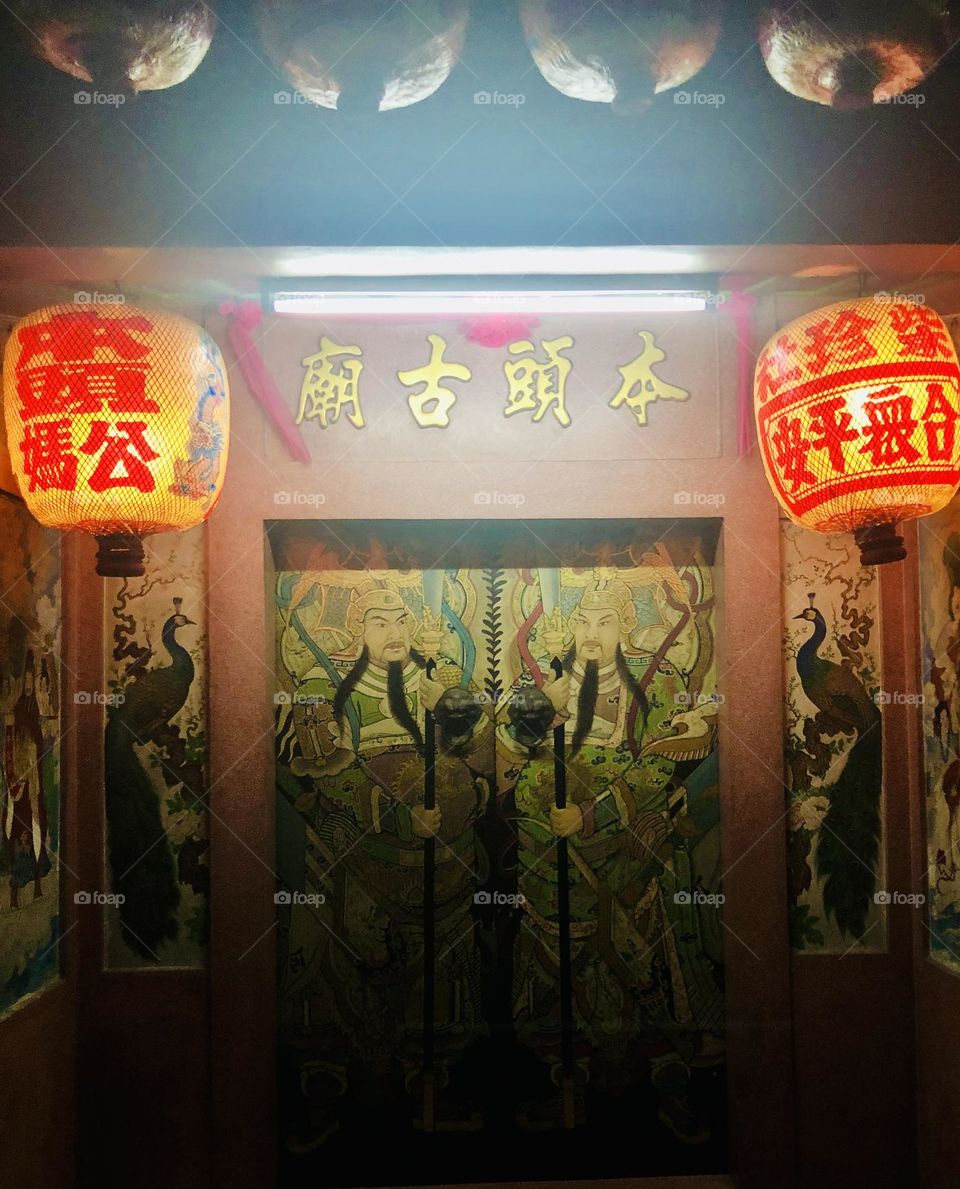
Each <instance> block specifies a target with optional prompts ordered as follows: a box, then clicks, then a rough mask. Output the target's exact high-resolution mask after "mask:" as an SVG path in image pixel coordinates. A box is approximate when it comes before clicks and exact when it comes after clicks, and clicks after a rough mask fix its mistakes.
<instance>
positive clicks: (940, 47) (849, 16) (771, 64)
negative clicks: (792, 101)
mask: <svg viewBox="0 0 960 1189" xmlns="http://www.w3.org/2000/svg"><path fill="white" fill-rule="evenodd" d="M759 42H760V50H761V53H762V54H763V60H764V62H766V64H767V70H769V72H770V74H771V76H772V77H773V78H774V79H776V81H777V82H778V83H779V84H780V86H781V87H783V89H784V90H785V91H789V92H790V94H791V95H797V96H799V98H801V99H809V100H810V101H811V102H813V103H823V104H826V105H827V106H828V107H835V108H839V109H846V108H856V107H868V106H869V105H870V104H871V103H885V102H889V101H890V100H892V99H895V98H896V97H897V96H898V95H902V94H904V92H906V91H909V90H911V89H912V88H913V87H916V86H918V85H919V84H920V83H921V82H922V81H923V79H924V78H926V76H927V75H928V74H929V73H930V71H931V70H933V68H934V66H936V64H937V63H938V62H939V61H940V59H941V58H942V57H943V55H944V54H945V53H946V52H947V50H948V49H949V48H950V39H949V37H948V28H947V8H946V5H945V4H944V3H942V2H941V0H807V2H806V3H800V4H792V3H789V2H787V3H784V4H771V5H767V6H766V7H764V8H763V9H762V10H761V13H760V28H759Z"/></svg>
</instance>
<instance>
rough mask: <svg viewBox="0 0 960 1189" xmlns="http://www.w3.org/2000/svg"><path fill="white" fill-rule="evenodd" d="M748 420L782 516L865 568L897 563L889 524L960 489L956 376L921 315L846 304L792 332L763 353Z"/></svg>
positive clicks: (887, 306) (945, 336)
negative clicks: (851, 549)
mask: <svg viewBox="0 0 960 1189" xmlns="http://www.w3.org/2000/svg"><path fill="white" fill-rule="evenodd" d="M754 409H755V412H756V418H757V433H758V435H759V439H760V447H761V452H762V455H763V464H764V467H765V469H766V472H767V478H768V479H769V481H770V486H771V487H772V488H773V491H774V494H775V495H776V497H777V499H778V500H779V501H780V503H781V504H782V505H783V507H784V508H785V510H786V511H787V514H788V515H789V516H790V518H791V519H792V520H794V521H796V522H797V523H798V524H801V525H804V526H805V527H806V528H811V529H814V530H815V531H816V532H821V533H839V532H852V533H854V534H855V536H856V540H857V544H858V545H859V546H860V550H861V560H862V561H863V563H864V564H865V565H876V564H879V563H880V562H886V561H898V560H900V559H901V558H903V557H905V556H906V552H905V550H904V548H903V540H902V538H901V537H899V536H898V535H897V534H896V532H895V525H896V524H897V522H898V521H901V520H907V519H911V518H913V517H916V516H926V515H928V514H929V513H931V512H936V511H937V510H938V509H940V508H942V507H943V506H944V505H945V504H947V503H948V502H949V501H950V499H951V498H952V496H953V494H954V492H955V491H956V489H957V485H958V484H960V433H958V430H957V422H958V419H960V366H958V363H957V354H956V351H955V350H954V347H953V343H952V342H951V339H950V335H949V332H948V331H947V328H946V326H945V325H944V323H943V320H942V319H941V318H940V317H939V315H938V314H936V313H934V311H933V310H931V309H928V308H927V307H926V306H922V305H916V304H914V303H912V302H907V301H878V300H873V299H862V300H858V301H844V302H840V303H838V304H837V305H832V306H827V307H826V308H825V309H820V310H816V311H814V312H813V313H811V314H806V315H805V316H804V317H802V318H798V319H796V321H794V322H791V323H789V325H787V326H784V327H783V328H782V329H781V330H779V331H778V332H777V333H776V334H775V335H774V336H773V338H772V339H771V340H770V341H769V342H768V343H767V345H766V346H765V347H764V349H763V350H762V351H761V352H760V357H759V359H758V361H757V371H756V379H755V399H754Z"/></svg>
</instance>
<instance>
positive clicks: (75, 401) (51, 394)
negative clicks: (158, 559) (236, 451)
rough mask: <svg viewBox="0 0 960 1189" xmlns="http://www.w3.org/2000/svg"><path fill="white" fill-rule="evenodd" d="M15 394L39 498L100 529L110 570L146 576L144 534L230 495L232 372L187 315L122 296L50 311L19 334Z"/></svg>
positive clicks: (54, 521)
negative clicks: (225, 488) (225, 486)
mask: <svg viewBox="0 0 960 1189" xmlns="http://www.w3.org/2000/svg"><path fill="white" fill-rule="evenodd" d="M3 393H4V410H5V418H6V428H7V439H8V445H9V449H10V455H11V460H12V463H13V471H14V474H15V476H16V479H17V484H18V486H19V488H20V493H21V495H22V496H23V498H24V501H25V502H26V504H27V507H28V508H29V509H30V511H31V512H32V513H33V515H34V516H35V517H36V519H37V520H39V521H40V523H41V524H45V525H47V526H49V527H51V528H58V529H80V530H81V531H83V532H88V533H93V534H95V535H96V537H97V539H98V540H99V542H100V550H99V553H98V556H97V572H98V573H100V574H104V575H113V576H118V577H123V576H135V575H138V574H142V573H143V572H144V567H143V557H144V547H143V541H142V539H141V538H142V537H144V536H145V535H147V534H148V533H159V532H169V531H173V530H181V529H187V528H192V527H193V526H194V525H197V524H199V523H201V521H203V520H205V519H206V518H207V516H208V515H209V514H210V511H211V509H212V508H213V506H214V504H215V503H216V501H217V498H218V496H219V495H220V490H221V486H222V482H223V472H224V468H225V466H226V460H227V444H228V437H229V397H228V389H227V380H226V369H225V367H224V363H223V357H222V355H221V354H220V350H219V348H218V347H217V345H216V343H215V342H214V341H213V339H212V338H210V336H209V335H208V334H207V333H206V332H205V331H204V330H203V329H202V328H201V327H199V326H197V325H196V324H195V323H193V322H190V321H188V320H187V319H186V318H181V317H179V316H178V315H175V314H168V313H161V312H154V311H147V310H141V309H134V308H132V307H130V306H126V305H124V304H121V303H119V302H117V303H110V304H108V305H97V306H91V305H80V304H76V305H57V306H50V307H48V308H46V309H42V310H37V311H36V312H35V313H33V314H30V315H29V316H28V317H26V318H23V319H22V320H21V321H20V322H18V323H17V325H16V326H15V327H14V328H13V330H12V332H11V334H10V338H9V341H8V343H7V347H6V352H5V355H4V365H3Z"/></svg>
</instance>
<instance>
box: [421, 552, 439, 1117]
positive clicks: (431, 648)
mask: <svg viewBox="0 0 960 1189" xmlns="http://www.w3.org/2000/svg"><path fill="white" fill-rule="evenodd" d="M423 610H424V651H425V652H426V654H427V662H426V666H425V675H426V677H427V678H428V679H432V678H433V675H434V672H435V671H436V667H437V661H436V657H437V652H438V651H439V647H440V633H441V630H442V623H443V571H442V570H425V571H424V574H423ZM423 751H424V773H423V807H424V809H425V810H432V809H435V808H436V804H437V778H436V770H437V721H436V718H435V717H434V714H433V711H432V710H427V709H424V714H423ZM436 870H437V840H436V837H435V836H434V835H433V834H432V833H430V834H428V835H427V837H426V838H425V839H424V842H423V1130H424V1131H435V1130H436V1093H435V1079H434V1046H433V1041H434V1013H435V1002H436V998H435V997H436V990H435V986H434V983H435V980H436V974H437V970H436V967H437V952H436V947H437V930H436V924H437V921H436V903H435V896H436Z"/></svg>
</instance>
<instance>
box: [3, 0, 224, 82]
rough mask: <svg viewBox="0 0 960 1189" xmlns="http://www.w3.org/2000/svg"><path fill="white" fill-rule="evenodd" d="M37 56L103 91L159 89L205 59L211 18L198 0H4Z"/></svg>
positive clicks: (213, 26) (214, 23) (181, 78)
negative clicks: (144, 0)
mask: <svg viewBox="0 0 960 1189" xmlns="http://www.w3.org/2000/svg"><path fill="white" fill-rule="evenodd" d="M10 6H11V10H12V11H13V13H14V15H15V16H16V18H17V24H18V26H19V28H20V30H21V32H22V33H23V35H24V36H25V37H26V38H27V39H28V41H29V43H30V47H31V49H32V50H33V52H34V53H35V54H37V56H38V57H40V58H42V59H43V60H44V61H45V62H49V63H50V65H51V66H56V68H57V69H58V70H62V71H63V72H64V73H65V74H69V75H72V76H73V77H74V78H77V79H80V80H82V81H83V82H86V83H92V84H93V86H94V87H95V88H96V89H97V90H98V91H100V92H102V93H104V94H124V93H129V92H137V91H162V90H165V89H166V88H167V87H173V86H176V84H177V83H182V82H183V81H184V79H188V78H189V77H190V75H191V74H193V72H194V71H195V70H196V69H197V67H198V66H199V65H200V63H201V62H202V61H203V59H204V56H205V54H206V52H207V50H208V49H209V48H210V43H211V41H212V40H213V33H214V30H215V29H216V27H217V18H216V16H215V15H214V12H213V9H212V8H211V7H210V5H209V4H205V3H202V2H201V0H152V2H150V3H146V4H144V3H124V2H123V0H97V2H96V3H92V2H87V3H84V2H82V0H10Z"/></svg>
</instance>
